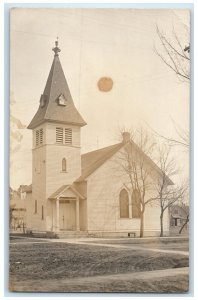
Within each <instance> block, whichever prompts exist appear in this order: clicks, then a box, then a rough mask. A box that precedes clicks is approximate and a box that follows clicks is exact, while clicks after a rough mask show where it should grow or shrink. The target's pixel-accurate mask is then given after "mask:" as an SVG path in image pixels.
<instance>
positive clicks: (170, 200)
mask: <svg viewBox="0 0 198 300" xmlns="http://www.w3.org/2000/svg"><path fill="white" fill-rule="evenodd" d="M170 150H171V148H170V147H169V146H163V147H161V148H159V149H158V156H159V162H158V165H159V167H160V169H161V171H162V176H160V177H159V178H158V181H157V185H156V192H157V195H156V197H157V198H158V204H159V206H160V228H161V230H160V236H161V237H163V235H164V228H163V224H164V222H163V218H164V213H165V211H166V210H167V209H169V208H170V207H171V206H172V205H173V204H174V203H177V202H179V201H181V200H182V199H183V197H184V194H185V192H186V188H187V187H186V185H185V184H182V185H181V186H176V185H174V184H173V182H172V181H170V179H169V177H171V176H173V175H175V174H177V168H176V165H175V160H174V158H171V157H170Z"/></svg>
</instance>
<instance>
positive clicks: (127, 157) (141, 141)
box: [117, 129, 157, 237]
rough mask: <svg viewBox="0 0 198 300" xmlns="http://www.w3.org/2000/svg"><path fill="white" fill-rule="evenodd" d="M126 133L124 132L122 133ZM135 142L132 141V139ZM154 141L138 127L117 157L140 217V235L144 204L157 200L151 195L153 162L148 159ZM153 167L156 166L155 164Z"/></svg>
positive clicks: (142, 224) (142, 231) (141, 234)
mask: <svg viewBox="0 0 198 300" xmlns="http://www.w3.org/2000/svg"><path fill="white" fill-rule="evenodd" d="M122 134H123V135H125V134H127V133H126V132H123V133H122ZM133 140H134V141H135V143H134V141H133ZM154 146H155V141H154V140H153V139H152V138H151V136H149V134H148V133H147V132H146V131H145V130H143V129H140V130H138V131H136V132H135V134H132V135H130V143H127V144H126V146H125V147H124V148H123V149H122V151H120V155H119V157H118V159H117V162H118V164H119V166H120V167H121V170H122V171H121V172H122V174H124V175H126V177H127V178H128V179H127V182H126V186H127V188H128V190H129V191H130V193H131V195H132V194H133V193H134V195H135V196H134V197H135V201H136V208H137V210H138V215H139V217H140V237H143V236H144V213H145V209H146V206H147V205H148V204H149V203H151V202H153V201H155V200H157V198H156V197H154V196H153V187H154V186H153V180H152V179H151V178H152V176H153V172H154V171H153V167H154V165H155V164H154V163H153V161H152V160H151V159H150V157H151V155H152V153H153V149H154ZM155 167H157V166H156V165H155Z"/></svg>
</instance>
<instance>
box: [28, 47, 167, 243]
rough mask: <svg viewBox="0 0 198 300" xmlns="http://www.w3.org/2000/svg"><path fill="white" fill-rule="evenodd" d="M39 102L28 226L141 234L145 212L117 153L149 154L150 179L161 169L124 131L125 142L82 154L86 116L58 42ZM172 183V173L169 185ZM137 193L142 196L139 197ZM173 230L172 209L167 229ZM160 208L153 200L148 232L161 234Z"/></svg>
mask: <svg viewBox="0 0 198 300" xmlns="http://www.w3.org/2000/svg"><path fill="white" fill-rule="evenodd" d="M53 51H54V59H53V62H52V66H51V70H50V73H49V76H48V79H47V82H46V86H45V89H44V92H43V94H42V95H41V97H40V104H39V107H38V110H37V112H36V114H35V115H34V117H33V119H32V121H31V122H30V124H29V126H28V129H31V130H32V137H33V138H32V187H31V191H29V192H28V193H27V195H26V211H27V216H26V220H27V224H26V228H27V230H29V231H33V232H34V231H35V232H39V231H41V232H46V233H51V234H56V235H57V236H59V237H63V236H67V235H69V234H71V233H72V234H73V235H76V236H81V235H87V236H128V235H130V234H134V235H136V236H139V231H140V215H139V212H138V205H137V202H135V201H134V197H135V193H134V192H135V191H133V190H131V188H130V187H129V185H128V177H127V174H123V173H122V174H121V172H120V170H119V165H118V164H117V163H116V161H118V157H119V155H120V154H121V152H122V151H123V150H126V149H127V147H134V149H135V151H136V152H137V153H139V155H140V156H141V155H144V157H145V160H146V164H147V165H148V166H149V167H150V168H151V169H152V175H151V180H153V181H155V180H158V178H159V176H161V173H160V172H161V170H160V169H159V168H158V167H157V165H155V163H154V162H153V161H152V160H151V159H150V158H149V157H147V156H146V155H145V154H144V153H142V152H141V150H140V149H138V146H137V145H136V144H135V143H134V142H133V141H131V138H130V134H129V133H127V132H124V133H123V140H122V141H121V142H120V143H117V144H115V145H111V146H108V147H105V148H102V149H98V150H95V151H92V152H89V153H86V154H83V155H81V128H82V127H83V126H85V125H86V122H85V120H84V119H83V117H82V116H81V115H80V113H79V112H78V111H77V109H76V107H75V105H74V102H73V99H72V96H71V93H70V90H69V87H68V84H67V81H66V78H65V75H64V72H63V69H62V66H61V63H60V60H59V52H60V49H59V47H58V41H56V42H55V47H54V48H53ZM169 184H172V182H171V180H170V179H169V178H167V185H169ZM136 198H137V197H136ZM168 232H169V216H168V212H167V213H166V212H165V215H164V233H165V234H168ZM159 233H160V208H159V206H158V205H157V204H152V205H148V206H147V208H146V210H145V213H144V235H145V236H151V235H159Z"/></svg>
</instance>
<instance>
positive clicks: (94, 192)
mask: <svg viewBox="0 0 198 300" xmlns="http://www.w3.org/2000/svg"><path fill="white" fill-rule="evenodd" d="M116 155H118V154H116ZM116 155H114V157H112V158H111V159H110V160H108V161H106V162H105V163H104V164H103V165H102V166H101V167H100V168H98V169H97V170H96V171H95V172H94V173H93V174H92V175H90V176H89V177H88V178H87V195H88V197H87V215H88V231H89V233H94V232H104V233H105V232H111V233H118V234H119V233H124V232H125V233H128V232H136V234H137V236H138V234H139V228H140V219H134V218H132V214H131V211H132V206H131V201H130V207H129V209H130V214H129V218H120V207H119V193H120V191H121V189H122V188H124V183H125V182H127V181H128V180H127V176H126V175H125V176H120V172H118V171H117V170H118V169H117V168H118V165H117V164H115V161H116ZM124 177H125V178H124ZM129 199H130V198H129ZM159 216H160V208H159V206H157V205H154V204H153V205H152V206H147V207H146V211H145V219H144V221H145V236H146V235H159V232H160V218H159ZM168 224H169V222H168V213H166V214H165V216H164V231H165V232H168V230H169V225H168Z"/></svg>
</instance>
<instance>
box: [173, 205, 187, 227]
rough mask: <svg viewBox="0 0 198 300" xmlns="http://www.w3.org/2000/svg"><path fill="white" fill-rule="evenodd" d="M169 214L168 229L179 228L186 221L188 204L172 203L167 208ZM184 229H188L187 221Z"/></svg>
mask: <svg viewBox="0 0 198 300" xmlns="http://www.w3.org/2000/svg"><path fill="white" fill-rule="evenodd" d="M169 214H170V229H171V230H172V229H178V231H179V229H180V228H181V227H182V225H183V224H184V223H185V222H186V219H187V216H188V215H189V206H188V205H173V206H171V207H170V209H169ZM184 229H188V223H187V224H186V226H185V228H184Z"/></svg>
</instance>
